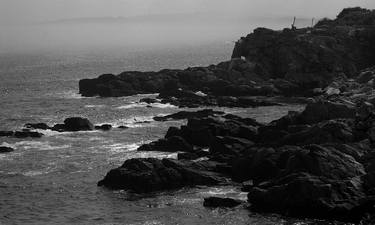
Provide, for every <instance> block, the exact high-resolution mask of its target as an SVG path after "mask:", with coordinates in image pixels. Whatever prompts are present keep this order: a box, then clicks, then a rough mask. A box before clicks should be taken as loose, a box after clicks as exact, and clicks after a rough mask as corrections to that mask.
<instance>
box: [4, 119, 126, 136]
mask: <svg viewBox="0 0 375 225" xmlns="http://www.w3.org/2000/svg"><path fill="white" fill-rule="evenodd" d="M25 127H27V128H28V129H39V130H53V131H58V132H77V131H92V130H101V131H109V130H111V129H112V125H111V124H102V125H96V126H94V125H93V124H92V123H91V122H90V121H89V120H88V119H86V118H81V117H70V118H67V119H65V120H64V123H62V124H55V125H53V126H52V127H50V126H48V125H47V124H45V123H27V124H25ZM119 128H120V129H126V128H127V127H125V126H123V127H119ZM5 134H6V133H3V135H5ZM1 135H2V133H1V132H0V136H1Z"/></svg>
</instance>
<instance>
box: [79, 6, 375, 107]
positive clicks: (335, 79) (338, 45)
mask: <svg viewBox="0 0 375 225" xmlns="http://www.w3.org/2000/svg"><path fill="white" fill-rule="evenodd" d="M374 15H375V12H374V11H370V10H366V9H361V8H349V9H345V10H343V11H342V12H341V13H340V14H339V15H338V17H337V18H336V19H335V20H328V19H325V20H322V21H320V22H318V23H317V24H316V25H315V26H314V27H310V28H303V29H284V30H280V31H274V30H270V29H266V28H258V29H255V30H254V32H253V33H251V34H249V35H247V36H246V37H243V38H241V39H240V40H239V41H238V42H237V43H236V45H235V48H234V50H233V55H232V59H231V60H230V61H228V62H222V63H219V64H217V65H210V66H207V67H193V68H187V69H185V70H168V69H165V70H161V71H158V72H134V71H130V72H123V73H121V74H119V75H112V74H104V75H101V76H99V77H98V78H95V79H84V80H81V81H80V82H79V88H80V93H81V94H82V95H83V96H95V95H99V96H102V97H116V96H127V95H134V94H146V93H147V94H148V93H160V94H159V97H158V98H159V99H161V102H162V103H171V104H174V105H177V106H180V107H199V106H202V105H204V106H225V107H257V106H267V105H275V104H277V102H273V101H270V100H269V99H268V100H267V98H264V99H259V98H249V97H248V96H267V97H269V96H277V95H283V96H305V97H306V96H316V95H329V96H332V95H337V94H342V93H343V92H345V91H346V90H348V88H347V87H345V85H341V84H342V82H340V81H343V80H345V82H344V83H346V84H348V78H349V79H350V78H354V77H355V76H356V75H357V74H358V72H359V71H361V70H364V69H365V68H368V67H371V66H373V65H374V64H375V61H374V59H375V53H374V52H375V41H374V40H375V25H374ZM241 57H242V58H241ZM372 78H373V73H371V72H364V73H363V74H361V76H360V77H358V79H357V81H358V82H359V83H361V84H363V83H367V82H369V81H371V80H372ZM340 83H341V84H340ZM332 84H333V85H332ZM142 101H144V102H148V103H154V102H156V101H160V100H155V99H144V100H142Z"/></svg>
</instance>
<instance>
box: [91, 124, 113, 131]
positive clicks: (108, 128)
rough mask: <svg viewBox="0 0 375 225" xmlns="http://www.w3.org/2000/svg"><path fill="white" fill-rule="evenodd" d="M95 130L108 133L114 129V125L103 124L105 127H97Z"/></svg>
mask: <svg viewBox="0 0 375 225" xmlns="http://www.w3.org/2000/svg"><path fill="white" fill-rule="evenodd" d="M95 129H96V130H103V131H108V130H110V129H112V125H111V124H103V125H100V126H95Z"/></svg>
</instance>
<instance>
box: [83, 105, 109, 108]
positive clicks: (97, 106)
mask: <svg viewBox="0 0 375 225" xmlns="http://www.w3.org/2000/svg"><path fill="white" fill-rule="evenodd" d="M104 107H105V105H85V108H104Z"/></svg>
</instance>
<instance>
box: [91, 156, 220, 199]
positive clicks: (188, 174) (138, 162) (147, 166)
mask: <svg viewBox="0 0 375 225" xmlns="http://www.w3.org/2000/svg"><path fill="white" fill-rule="evenodd" d="M212 170H213V166H211V165H209V164H207V163H204V162H199V163H191V162H187V161H177V160H173V159H163V160H159V159H152V158H148V159H130V160H127V161H125V163H124V164H123V165H122V166H121V167H119V168H117V169H113V170H111V171H110V172H109V173H108V174H107V175H106V176H105V178H104V179H103V180H102V181H100V182H99V183H98V185H99V186H106V187H109V188H113V189H127V190H132V191H135V192H141V193H142V192H152V191H161V190H168V189H175V188H181V187H184V186H194V185H216V184H219V183H221V182H223V181H224V180H223V178H222V177H221V176H219V175H218V174H217V173H214V172H212Z"/></svg>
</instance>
